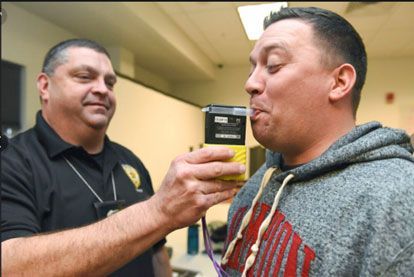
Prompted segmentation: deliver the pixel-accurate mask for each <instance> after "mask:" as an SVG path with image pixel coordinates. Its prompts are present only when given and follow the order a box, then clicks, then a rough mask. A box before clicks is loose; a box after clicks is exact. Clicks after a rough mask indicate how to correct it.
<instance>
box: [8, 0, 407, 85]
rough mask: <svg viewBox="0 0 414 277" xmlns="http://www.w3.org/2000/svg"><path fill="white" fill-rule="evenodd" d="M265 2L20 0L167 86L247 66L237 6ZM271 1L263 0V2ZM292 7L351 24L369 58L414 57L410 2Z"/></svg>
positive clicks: (246, 42)
mask: <svg viewBox="0 0 414 277" xmlns="http://www.w3.org/2000/svg"><path fill="white" fill-rule="evenodd" d="M253 3H255V4H258V3H265V2H101V3H100V2H20V3H17V2H16V3H15V4H16V5H18V6H19V7H21V8H24V9H26V10H27V11H29V12H31V13H33V14H36V15H38V16H40V17H42V18H44V19H46V20H48V21H50V22H52V23H54V24H56V25H59V26H60V27H62V28H64V29H66V30H68V31H70V32H72V33H73V34H75V35H77V36H79V37H88V38H91V39H94V40H97V41H99V42H101V43H103V44H104V45H105V46H109V45H111V46H117V47H122V48H124V49H127V50H129V51H130V52H132V53H133V55H134V58H135V59H134V60H135V63H136V64H137V65H139V66H140V67H142V68H144V69H146V70H148V71H150V72H152V73H153V74H156V75H157V76H160V77H161V78H163V79H165V80H167V81H170V82H182V81H192V80H212V79H214V72H215V69H216V67H217V66H219V65H225V66H240V65H247V64H248V54H249V52H250V50H251V48H252V46H253V44H254V42H251V41H249V40H248V39H247V37H246V35H245V33H244V30H243V27H242V24H241V21H240V19H239V17H238V13H237V7H238V6H239V5H246V4H253ZM267 3H268V2H267ZM358 3H361V2H353V3H351V4H350V2H289V6H291V7H293V6H317V7H321V8H326V9H330V10H332V11H334V12H337V13H338V14H340V15H342V16H344V17H345V18H346V19H347V20H349V21H350V22H351V23H352V24H353V25H354V27H355V28H356V29H357V30H358V31H359V33H360V34H361V36H362V38H363V40H364V42H365V44H366V47H367V52H368V54H369V56H370V58H372V57H402V56H414V3H409V2H377V3H375V4H369V5H360V4H358Z"/></svg>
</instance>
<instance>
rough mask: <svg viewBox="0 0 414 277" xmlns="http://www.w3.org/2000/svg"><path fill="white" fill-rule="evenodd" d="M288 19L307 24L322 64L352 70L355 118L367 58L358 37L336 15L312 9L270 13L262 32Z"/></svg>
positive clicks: (353, 30)
mask: <svg viewBox="0 0 414 277" xmlns="http://www.w3.org/2000/svg"><path fill="white" fill-rule="evenodd" d="M289 18H294V19H300V20H303V21H305V22H307V23H310V24H311V26H312V28H313V31H314V34H315V38H316V39H317V42H319V43H320V46H321V49H323V53H324V57H323V58H322V61H323V62H325V63H326V64H327V65H328V66H338V65H339V63H349V64H351V65H352V66H353V67H354V68H355V71H356V75H357V76H356V81H355V85H354V87H353V89H352V109H353V114H354V116H355V115H356V111H357V109H358V105H359V101H360V98H361V90H362V87H363V86H364V83H365V78H366V74H367V54H366V52H365V46H364V43H363V42H362V38H361V37H360V35H359V34H358V33H357V31H356V30H355V29H354V27H352V25H351V24H350V23H349V22H348V21H347V20H346V19H344V18H343V17H341V16H340V15H338V14H336V13H334V12H332V11H328V10H325V9H320V8H315V7H309V8H282V9H281V10H280V11H278V12H272V13H270V15H269V16H267V17H266V18H265V20H264V22H263V25H264V29H266V28H267V27H269V26H270V25H271V24H272V23H274V22H277V21H280V20H283V19H289Z"/></svg>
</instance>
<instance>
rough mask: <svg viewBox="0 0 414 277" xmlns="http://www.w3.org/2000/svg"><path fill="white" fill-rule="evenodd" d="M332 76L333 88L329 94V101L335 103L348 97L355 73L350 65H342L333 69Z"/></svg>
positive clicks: (354, 79)
mask: <svg viewBox="0 0 414 277" xmlns="http://www.w3.org/2000/svg"><path fill="white" fill-rule="evenodd" d="M332 74H333V77H334V86H333V87H332V90H331V91H330V93H329V100H330V101H334V102H335V101H338V100H340V99H342V98H344V97H345V96H347V95H350V93H351V92H352V89H353V88H354V85H355V81H356V71H355V68H354V67H353V66H352V65H351V64H349V63H344V64H341V65H340V66H338V67H337V68H335V69H334V71H333V72H332Z"/></svg>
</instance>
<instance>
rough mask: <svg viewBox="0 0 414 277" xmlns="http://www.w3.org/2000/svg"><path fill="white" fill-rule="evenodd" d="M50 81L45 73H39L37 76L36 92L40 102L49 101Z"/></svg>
mask: <svg viewBox="0 0 414 277" xmlns="http://www.w3.org/2000/svg"><path fill="white" fill-rule="evenodd" d="M49 85H50V79H49V76H47V74H46V73H43V72H42V73H40V74H39V75H38V76H37V90H38V91H39V96H40V101H41V102H42V103H45V102H47V101H48V100H49Z"/></svg>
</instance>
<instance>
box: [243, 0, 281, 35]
mask: <svg viewBox="0 0 414 277" xmlns="http://www.w3.org/2000/svg"><path fill="white" fill-rule="evenodd" d="M287 6H288V3H287V2H276V3H271V4H260V5H249V6H240V7H238V8H237V11H238V12H239V16H240V18H241V21H242V23H243V27H244V31H245V32H246V34H247V37H248V38H249V39H250V40H257V39H259V37H260V35H261V34H262V33H263V20H264V18H265V17H266V16H268V15H269V14H270V12H271V11H274V12H277V11H279V10H280V9H281V8H282V7H287Z"/></svg>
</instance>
